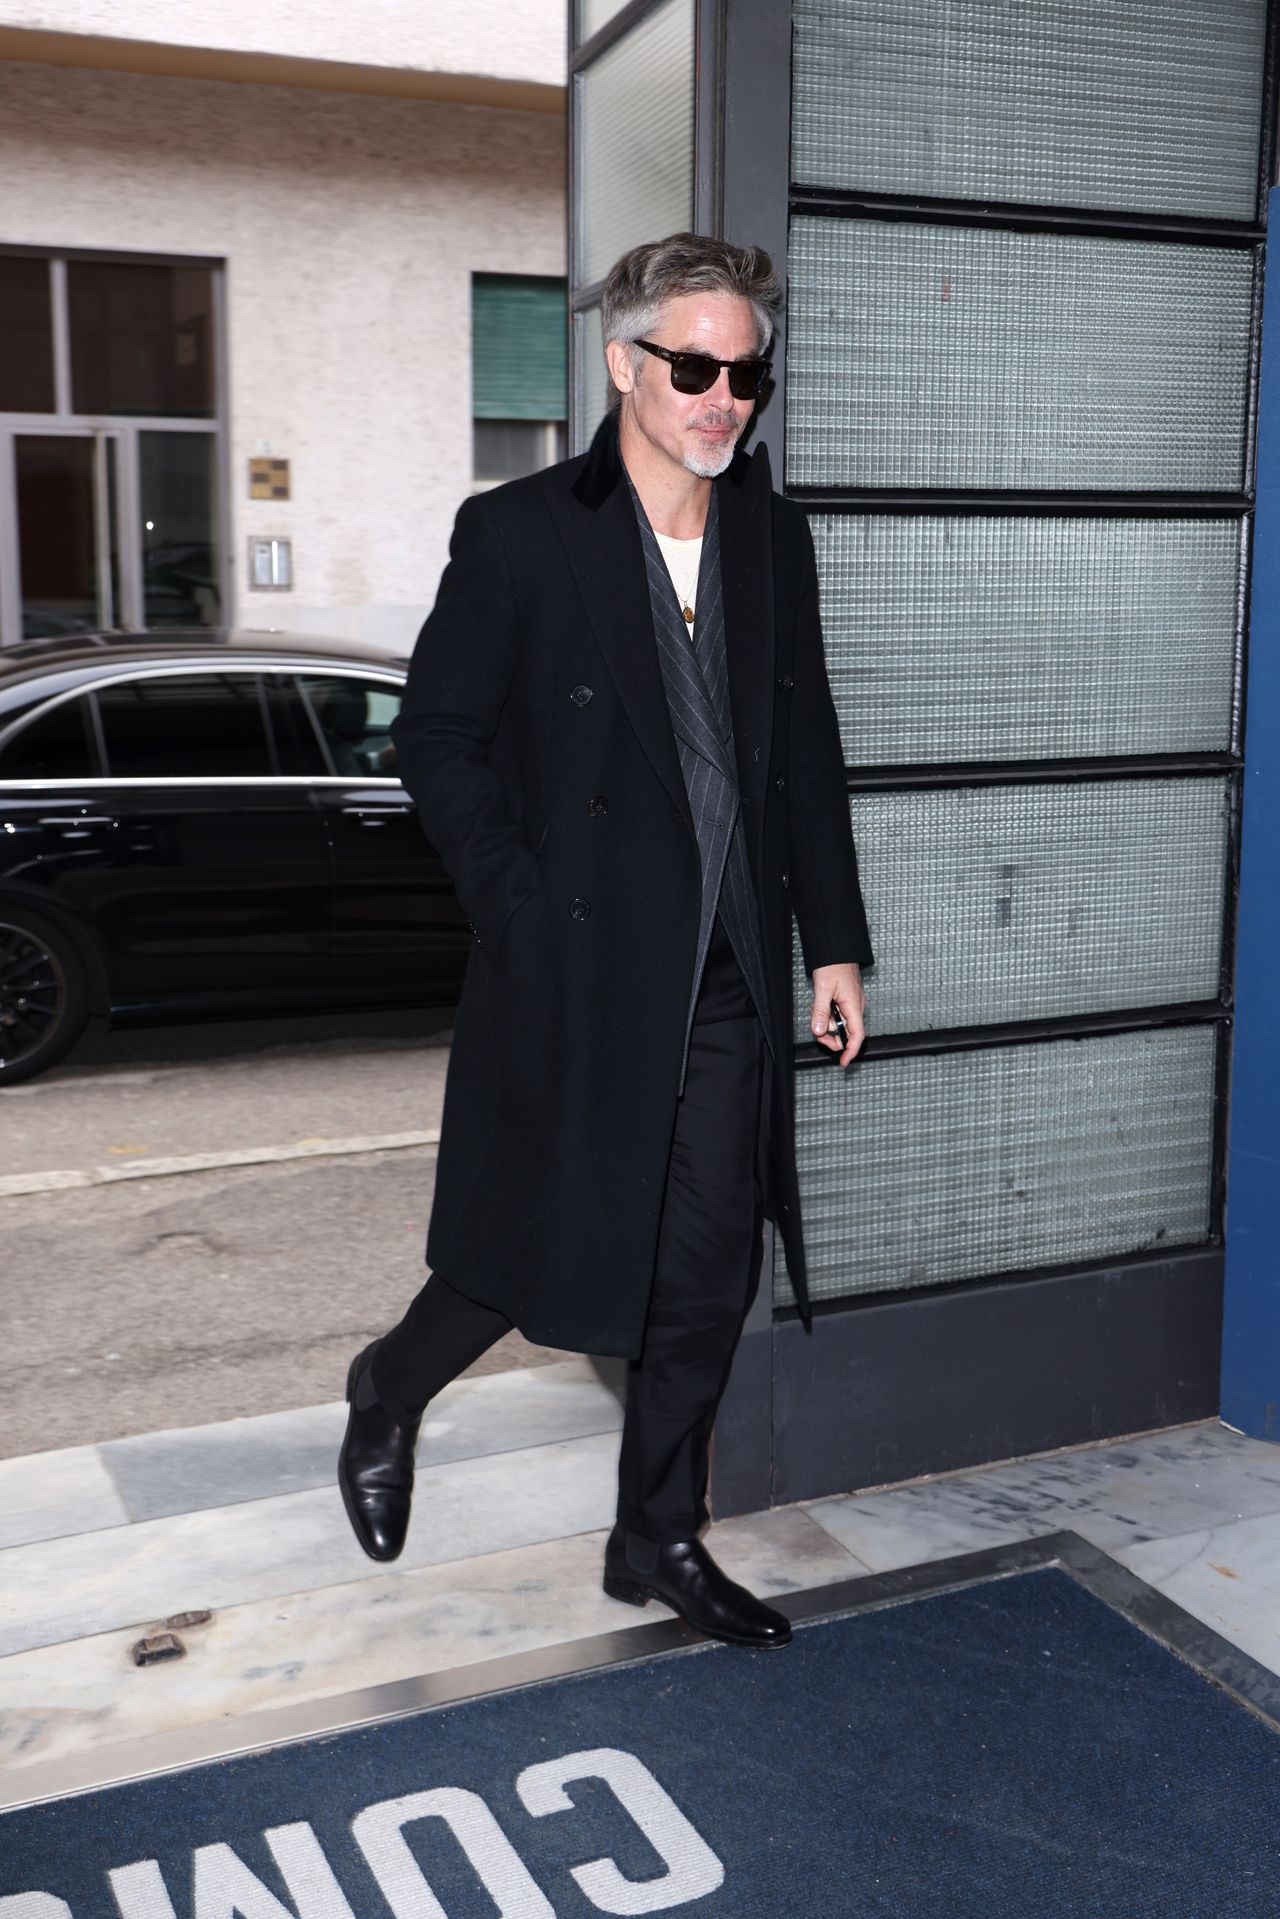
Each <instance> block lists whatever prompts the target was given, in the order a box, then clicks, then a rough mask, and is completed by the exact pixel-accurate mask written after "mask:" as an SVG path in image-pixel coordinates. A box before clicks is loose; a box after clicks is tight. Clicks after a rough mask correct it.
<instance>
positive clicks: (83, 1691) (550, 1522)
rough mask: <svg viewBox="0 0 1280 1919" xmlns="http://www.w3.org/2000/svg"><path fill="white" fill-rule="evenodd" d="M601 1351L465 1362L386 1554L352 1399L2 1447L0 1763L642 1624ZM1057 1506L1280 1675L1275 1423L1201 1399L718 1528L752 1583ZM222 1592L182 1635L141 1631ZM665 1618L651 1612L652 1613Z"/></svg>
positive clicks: (918, 1551)
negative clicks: (69, 1441) (1120, 1424)
mask: <svg viewBox="0 0 1280 1919" xmlns="http://www.w3.org/2000/svg"><path fill="white" fill-rule="evenodd" d="M619 1386H620V1381H619V1378H618V1371H617V1368H616V1366H614V1367H613V1368H612V1369H611V1368H610V1366H609V1365H608V1364H607V1363H603V1362H602V1363H601V1364H600V1365H596V1364H595V1363H593V1362H591V1361H588V1360H585V1359H571V1360H567V1361H564V1362H562V1363H557V1364H555V1365H551V1366H545V1367H540V1368H538V1369H536V1370H533V1371H526V1372H519V1373H508V1374H497V1375H493V1376H491V1377H487V1378H475V1379H468V1380H463V1381H459V1382H458V1383H457V1385H455V1386H454V1387H452V1388H450V1389H449V1391H448V1393H447V1395H442V1396H441V1398H440V1400H439V1401H438V1402H437V1406H436V1408H435V1409H433V1417H432V1419H431V1421H430V1423H429V1424H428V1425H427V1426H426V1428H425V1430H424V1441H423V1449H422V1454H421V1455H420V1468H419V1480H418V1491H417V1496H416V1500H415V1514H414V1524H413V1529H412V1532H411V1535H410V1541H409V1545H408V1547H407V1549H406V1551H405V1553H404V1555H403V1557H402V1558H401V1559H400V1560H398V1561H397V1562H396V1564H395V1566H394V1567H392V1568H385V1567H378V1566H375V1565H374V1564H373V1563H372V1562H371V1561H369V1560H368V1559H366V1558H365V1557H364V1556H363V1554H361V1553H360V1551H359V1550H358V1548H357V1547H356V1545H355V1543H354V1541H353V1539H352V1537H351V1533H350V1530H349V1528H348V1526H347V1522H346V1518H345V1515H344V1514H343V1511H342V1507H341V1503H340V1501H339V1499H338V1495H337V1491H336V1488H335V1487H334V1484H333V1460H334V1455H335V1453H336V1450H337V1445H338V1441H339V1438H340V1435H341V1430H342V1421H343V1408H342V1407H341V1406H324V1407H316V1408H312V1409H309V1410H306V1411H303V1412H299V1413H287V1414H275V1415H271V1416H269V1417H266V1418H261V1419H251V1420H238V1421H232V1422H228V1423H227V1424H225V1425H222V1426H214V1427H205V1428H195V1429H191V1430H187V1431H181V1432H170V1433H157V1434H152V1435H148V1436H145V1437H142V1438H138V1439H127V1440H118V1441H113V1442H110V1443H109V1444H106V1445H103V1446H100V1447H77V1448H74V1449H72V1450H70V1451H67V1452H61V1453H50V1454H45V1455H42V1456H40V1457H38V1458H36V1459H32V1458H27V1459H15V1460H10V1461H7V1462H4V1463H3V1464H0V1655H3V1656H0V1765H7V1766H19V1767H20V1766H23V1765H28V1764H37V1763H40V1762H47V1761H56V1760H58V1759H59V1758H60V1757H63V1756H66V1755H70V1754H76V1753H83V1752H85V1751H86V1750H88V1749H89V1748H91V1747H103V1746H106V1745H109V1744H110V1743H112V1742H115V1741H120V1740H127V1739H136V1738H137V1737H139V1736H146V1735H149V1734H151V1733H156V1732H162V1731H168V1730H171V1729H175V1728H180V1727H187V1726H200V1725H207V1724H209V1723H210V1722H212V1721H216V1720H220V1719H225V1718H230V1717H236V1716H239V1715H241V1714H251V1713H254V1712H257V1711H264V1710H269V1709H270V1708H273V1707H277V1706H279V1705H281V1704H283V1703H286V1702H291V1701H297V1700H306V1699H317V1698H323V1697H327V1696H332V1695H334V1694H338V1693H344V1692H348V1691H351V1690H354V1689H355V1688H358V1687H365V1686H370V1685H376V1684H379V1683H382V1682H385V1681H390V1680H395V1679H401V1678H407V1677H410V1676H412V1675H415V1674H420V1673H424V1672H430V1671H439V1670H443V1669H445V1668H449V1667H457V1666H463V1665H466V1664H469V1663H472V1662H474V1661H476V1660H482V1659H489V1658H492V1657H494V1656H495V1655H497V1654H500V1653H506V1652H514V1651H518V1650H523V1649H527V1648H531V1647H536V1646H545V1645H550V1644H556V1643H560V1642H563V1641H566V1640H572V1639H577V1638H583V1637H587V1636H590V1635H592V1634H596V1633H599V1632H602V1631H606V1630H608V1629H610V1628H611V1627H615V1626H618V1625H633V1624H635V1623H637V1620H638V1617H639V1615H637V1614H636V1613H635V1612H634V1610H633V1609H631V1608H629V1607H625V1606H621V1605H619V1604H617V1603H616V1602H615V1601H612V1600H609V1599H606V1598H605V1596H604V1595H603V1593H602V1592H601V1590H600V1583H599V1572H600V1555H601V1547H602V1545H603V1540H604V1534H605V1530H606V1528H607V1527H608V1525H609V1522H610V1519H611V1516H612V1508H613V1489H614V1471H615V1466H616V1460H617V1446H618V1428H619V1425H620V1420H621V1415H620V1411H619V1404H618V1392H619ZM1061 1528H1070V1529H1072V1530H1074V1531H1076V1532H1078V1533H1080V1534H1082V1535H1083V1536H1084V1537H1085V1538H1087V1539H1089V1540H1091V1541H1093V1543H1095V1544H1096V1545H1098V1546H1100V1547H1103V1548H1104V1549H1105V1550H1106V1551H1107V1552H1109V1553H1111V1554H1112V1555H1113V1556H1115V1557H1116V1558H1118V1559H1120V1560H1122V1561H1123V1562H1124V1563H1125V1564H1126V1565H1128V1566H1130V1567H1131V1568H1132V1569H1133V1570H1134V1571H1135V1572H1136V1573H1138V1574H1139V1575H1140V1576H1141V1577H1142V1578H1144V1579H1146V1580H1148V1581H1149V1582H1150V1583H1151V1584H1152V1585H1154V1586H1157V1587H1158V1588H1159V1589H1160V1590H1161V1591H1163V1592H1165V1593H1167V1594H1168V1595H1169V1596H1170V1597H1171V1598H1173V1599H1175V1600H1176V1601H1177V1602H1178V1603H1179V1604H1180V1605H1182V1606H1183V1607H1185V1608H1186V1610H1187V1611H1189V1612H1191V1613H1194V1614H1195V1615H1196V1616H1197V1617H1198V1618H1200V1619H1201V1620H1203V1621H1204V1622H1205V1623H1206V1624H1208V1625H1210V1626H1212V1627H1213V1628H1214V1629H1215V1630H1216V1631H1217V1632H1219V1633H1221V1634H1222V1635H1223V1636H1224V1637H1226V1638H1227V1639H1230V1640H1232V1641H1233V1642H1234V1643H1235V1644H1237V1645H1238V1646H1240V1647H1241V1648H1242V1649H1243V1650H1244V1651H1246V1652H1248V1653H1249V1654H1250V1655H1251V1656H1252V1657H1253V1658H1255V1659H1257V1660H1259V1661H1260V1662H1261V1663H1262V1664H1263V1665H1265V1666H1267V1667H1269V1668H1270V1669H1272V1670H1273V1671H1280V1447H1274V1446H1267V1445H1265V1444H1262V1443H1261V1442H1257V1441H1253V1440H1248V1439H1243V1438H1241V1437H1240V1436H1239V1435H1238V1434H1234V1433H1232V1432H1229V1431H1228V1430H1227V1429H1226V1428H1224V1427H1222V1426H1220V1425H1218V1424H1217V1422H1214V1421H1206V1422H1203V1423H1201V1424H1198V1425H1195V1426H1188V1427H1181V1428H1178V1429H1175V1430H1172V1431H1167V1432H1162V1433H1156V1434H1151V1435H1148V1436H1146V1437H1143V1438H1138V1439H1131V1440H1126V1441H1117V1442H1111V1443H1109V1444H1105V1445H1099V1446H1091V1447H1086V1448H1081V1449H1079V1450H1076V1451H1073V1452H1068V1453H1058V1454H1052V1455H1046V1456H1044V1457H1041V1458H1038V1459H1033V1460H1026V1461H1021V1462H1016V1463H1013V1464H1010V1465H1003V1466H993V1467H988V1468H985V1469H983V1470H979V1471H974V1472H965V1473H958V1474H953V1475H950V1476H948V1477H946V1478H940V1479H935V1480H928V1481H920V1482H916V1483H913V1484H911V1485H909V1486H903V1487H899V1488H897V1489H894V1490H890V1491H884V1492H874V1493H864V1494H856V1495H852V1496H849V1497H843V1498H833V1499H825V1500H820V1501H815V1502H813V1503H811V1504H808V1505H802V1506H793V1507H789V1508H785V1509H781V1510H779V1511H775V1512H772V1513H768V1514H763V1515H758V1516H755V1517H752V1518H749V1519H742V1520H732V1521H729V1522H727V1523H725V1524H722V1525H718V1526H716V1527H715V1528H714V1529H713V1532H712V1536H711V1540H710V1543H711V1544H712V1546H713V1548H714V1550H715V1552H716V1555H717V1557H718V1558H719V1559H720V1560H721V1562H722V1563H723V1564H724V1566H725V1567H726V1569H727V1570H728V1571H730V1572H731V1573H732V1574H733V1575H734V1576H735V1577H736V1578H739V1579H741V1580H743V1581H744V1582H745V1583H747V1584H748V1585H753V1586H754V1587H755V1588H756V1589H757V1590H758V1591H760V1592H762V1593H769V1592H783V1591H787V1590H800V1589H803V1588H806V1587H811V1586H818V1585H824V1584H827V1583H829V1582H832V1581H835V1580H839V1579H847V1578H852V1577H857V1576H858V1575H859V1574H861V1573H865V1572H869V1571H885V1570H889V1569H891V1568H894V1567H900V1566H907V1565H915V1564H918V1563H921V1562H923V1561H926V1560H932V1559H939V1558H945V1557H948V1556H950V1555H951V1554H954V1553H959V1552H966V1551H971V1550H974V1549H977V1548H980V1547H983V1546H988V1545H991V1544H993V1543H996V1542H998V1541H1001V1540H1015V1539H1024V1538H1027V1537H1029V1536H1032V1535H1035V1534H1039V1533H1046V1532H1053V1531H1056V1530H1059V1529H1061ZM206 1607H207V1608H210V1609H211V1610H212V1613H213V1617H212V1619H211V1620H210V1622H209V1623H208V1624H207V1625H203V1626H195V1627H192V1628H189V1629H186V1630H184V1632H183V1634H182V1638H183V1640H184V1643H185V1645H186V1648H187V1652H186V1657H185V1658H182V1659H180V1660H175V1661H173V1662H171V1663H168V1664H163V1665H157V1666H149V1667H142V1668H139V1667H136V1666H135V1665H134V1664H133V1663H132V1660H131V1658H130V1648H131V1646H132V1645H133V1643H134V1641H135V1640H136V1639H137V1638H139V1637H140V1635H141V1634H142V1633H143V1632H144V1631H145V1630H146V1629H147V1628H148V1627H151V1626H154V1625H156V1624H157V1623H159V1622H160V1621H161V1620H163V1619H164V1618H165V1617H166V1616H168V1615H170V1614H172V1613H175V1612H178V1611H188V1610H193V1609H198V1608H206ZM664 1616H665V1615H664Z"/></svg>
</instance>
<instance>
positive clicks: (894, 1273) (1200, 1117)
mask: <svg viewBox="0 0 1280 1919" xmlns="http://www.w3.org/2000/svg"><path fill="white" fill-rule="evenodd" d="M1214 1048H1215V1029H1214V1028H1212V1027H1209V1026H1178V1027H1168V1028H1164V1029H1160V1030H1155V1031H1148V1032H1140V1033H1106V1034H1102V1035H1100V1036H1098V1037H1096V1038H1093V1039H1080V1040H1045V1041H1036V1042H1032V1043H1028V1044H1026V1045H1022V1046H1000V1047H990V1048H982V1049H979V1050H977V1051H974V1052H968V1053H965V1052H961V1053H938V1054H932V1055H927V1056H919V1057H914V1058H906V1059H886V1060H872V1061H868V1062H866V1063H865V1064H864V1065H862V1066H852V1067H849V1068H847V1069H846V1070H845V1071H844V1072H841V1071H840V1069H839V1068H838V1067H834V1066H825V1067H815V1068H814V1069H812V1070H808V1071H804V1072H800V1073H797V1074H796V1124H797V1149H798V1163H799V1170H800V1206H801V1216H802V1219H803V1223H804V1239H805V1249H806V1252H807V1255H808V1267H809V1288H810V1291H811V1293H812V1295H813V1297H814V1298H815V1299H824V1298H837V1297H841V1296H844V1295H848V1294H855V1293H870V1292H881V1291H890V1290H895V1291H896V1290H898V1289H899V1288H903V1287H911V1286H930V1285H936V1284H938V1283H939V1282H943V1281H947V1280H960V1279H970V1278H976V1277H978V1276H979V1275H982V1274H991V1273H1002V1272H1018V1271H1021V1270H1022V1269H1023V1268H1027V1267H1037V1266H1055V1265H1059V1264H1066V1263H1070V1262H1074V1261H1083V1260H1093V1259H1103V1258H1110V1257H1113V1256H1116V1257H1119V1256H1122V1255H1125V1254H1128V1253H1134V1252H1139V1251H1143V1250H1146V1249H1149V1248H1155V1247H1159V1248H1164V1247H1173V1246H1186V1245H1194V1244H1197V1243H1201V1242H1203V1241H1204V1240H1205V1239H1206V1238H1207V1237H1208V1233H1209V1223H1210V1214H1209V1194H1210V1176H1211V1167H1212V1156H1213V1067H1214ZM781 1246H782V1240H781V1235H776V1236H775V1249H776V1255H775V1268H774V1300H775V1303H776V1304H777V1305H779V1306H790V1305H792V1304H793V1303H794V1302H793V1298H792V1293H791V1288H790V1284H789V1282H788V1281H787V1279H786V1277H785V1273H784V1270H783V1263H782V1252H781Z"/></svg>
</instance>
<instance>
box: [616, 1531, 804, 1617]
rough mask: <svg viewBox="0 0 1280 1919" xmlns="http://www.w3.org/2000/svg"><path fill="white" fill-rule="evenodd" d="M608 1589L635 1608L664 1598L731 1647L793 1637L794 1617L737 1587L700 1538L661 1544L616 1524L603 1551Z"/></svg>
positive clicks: (676, 1609)
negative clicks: (640, 1536)
mask: <svg viewBox="0 0 1280 1919" xmlns="http://www.w3.org/2000/svg"><path fill="white" fill-rule="evenodd" d="M604 1589H605V1591H606V1592H607V1593H608V1595H609V1597H610V1599H624V1600H626V1602H627V1604H628V1605H630V1606H646V1605H648V1603H649V1601H650V1600H651V1599H660V1600H661V1601H662V1602H663V1604H664V1605H666V1606H670V1607H671V1609H672V1611H673V1612H678V1613H679V1615H680V1617H681V1618H682V1619H683V1620H684V1621H685V1623H686V1625H689V1626H692V1627H693V1628H694V1630H695V1632H701V1633H706V1634H707V1636H708V1638H710V1639H724V1640H727V1641H728V1643H729V1644H730V1645H731V1646H785V1645H786V1644H787V1642H788V1640H789V1639H790V1638H791V1621H790V1620H789V1619H787V1618H785V1617H784V1616H783V1614H782V1613H780V1612H775V1611H774V1609H773V1607H772V1606H766V1605H765V1603H764V1601H763V1600H762V1599H757V1598H756V1597H755V1595H754V1594H753V1593H749V1592H748V1591H747V1589H746V1587H745V1586H738V1585H735V1584H734V1582H733V1580H732V1579H730V1578H729V1577H728V1575H727V1574H726V1573H723V1572H721V1570H720V1568H719V1566H717V1565H716V1562H715V1560H714V1559H713V1558H712V1557H711V1554H710V1553H709V1552H708V1551H707V1549H706V1547H705V1546H704V1545H703V1543H702V1541H701V1540H700V1539H681V1540H677V1541H675V1542H671V1543H668V1544H665V1545H658V1544H656V1543H655V1541H653V1540H650V1539H641V1538H639V1537H638V1536H637V1535H636V1534H635V1533H629V1532H627V1531H626V1529H625V1528H624V1527H622V1526H615V1527H614V1529H613V1531H612V1532H611V1533H610V1534H609V1538H608V1541H607V1543H606V1545H605V1549H604Z"/></svg>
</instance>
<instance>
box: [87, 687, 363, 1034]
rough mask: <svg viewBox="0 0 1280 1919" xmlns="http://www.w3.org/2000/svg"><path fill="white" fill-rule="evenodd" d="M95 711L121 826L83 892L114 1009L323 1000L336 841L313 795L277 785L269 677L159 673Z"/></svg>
mask: <svg viewBox="0 0 1280 1919" xmlns="http://www.w3.org/2000/svg"><path fill="white" fill-rule="evenodd" d="M91 697H92V700H93V704H94V707H95V709H96V719H95V724H96V727H97V730H98V735H99V739H100V743H101V750H102V754H103V760H104V773H105V778H104V781H103V786H102V788H101V793H100V797H101V799H102V801H103V805H102V808H101V811H102V812H103V813H104V814H107V815H110V816H113V817H114V818H115V819H116V820H117V821H118V822H119V824H118V827H117V829H116V830H115V831H113V832H112V833H111V835H110V836H109V841H108V843H107V844H106V845H105V846H103V847H102V848H101V850H100V851H99V854H98V857H97V859H96V860H95V862H94V866H93V869H92V871H91V872H90V873H89V874H87V876H86V879H85V882H84V888H85V891H86V893H92V894H93V895H95V896H96V897H95V899H94V900H93V901H92V903H91V904H92V910H93V916H94V917H95V919H96V921H97V923H98V925H99V927H100V928H101V931H102V935H103V937H104V939H105V942H106V944H107V947H108V950H109V956H110V965H111V969H112V974H113V998H114V999H115V1000H116V1001H117V1002H118V1003H123V1005H124V1006H125V1007H133V1008H135V1009H136V1010H138V1011H143V1010H146V1009H149V1008H154V1007H156V1006H159V1005H162V1004H172V1005H173V1006H174V1007H175V1008H176V1009H180V1008H181V1007H183V1006H187V1007H189V1008H190V1009H191V1010H198V1009H199V1008H200V1007H201V1006H208V1007H210V1008H211V1009H217V1008H226V1007H235V1006H239V1005H243V1006H245V1007H246V1008H247V1007H249V1006H256V1007H260V1008H268V1007H273V1006H281V1007H292V1006H294V1005H298V1004H305V1003H312V1002H314V1003H319V1002H321V1001H322V1000H323V999H324V997H325V995H326V992H327V991H328V990H329V988H330V986H331V961H330V956H329V951H328V947H329V933H330V925H331V919H332V883H333V872H332V859H331V855H330V851H329V843H328V837H327V835H326V833H325V830H324V824H323V822H322V820H321V818H320V815H319V812H318V810H317V808H316V807H315V805H314V803H313V800H312V795H311V790H310V785H309V782H308V781H307V780H306V779H305V778H300V777H297V776H290V775H286V774H282V773H281V771H280V763H279V759H278V757H277V754H276V750H275V746H274V741H273V737H272V733H271V730H270V728H269V726H268V723H267V706H266V700H265V696H264V691H263V686H262V680H261V675H260V673H259V672H258V671H257V670H250V669H237V668H233V667H225V668H224V667H222V666H221V665H219V666H218V667H216V668H210V667H208V666H201V667H199V668H191V669H175V670H146V671H142V672H138V673H134V674H130V675H128V676H121V677H120V678H119V679H113V680H111V681H110V682H108V683H106V684H101V683H100V684H99V685H97V686H96V687H95V689H94V692H93V694H92V696H91ZM86 904H90V902H88V901H86Z"/></svg>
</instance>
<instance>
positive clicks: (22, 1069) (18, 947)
mask: <svg viewBox="0 0 1280 1919" xmlns="http://www.w3.org/2000/svg"><path fill="white" fill-rule="evenodd" d="M88 1018H89V982H88V978H87V977H86V974H85V969H84V962H83V961H82V960H81V958H80V955H79V953H78V952H77V951H76V949H75V946H74V945H73V944H72V942H71V940H70V939H68V937H67V935H66V934H65V933H64V932H62V931H61V930H60V929H59V928H58V927H56V926H54V925H52V924H51V923H50V922H49V921H48V920H46V919H42V918H41V917H40V915H39V914H37V913H28V911H27V910H26V908H25V907H24V906H17V907H15V906H13V905H12V904H6V903H5V902H3V901H0V1086H14V1085H16V1084H17V1082H18V1081H19V1080H22V1079H31V1078H32V1077H33V1076H34V1075H35V1074H36V1073H42V1072H43V1071H44V1069H45V1067H46V1066H52V1065H53V1063H54V1061H55V1060H59V1059H61V1058H62V1056H63V1054H64V1053H66V1052H68V1051H69V1049H70V1048H71V1047H72V1046H74V1045H75V1043H76V1041H77V1040H78V1039H79V1037H80V1035H81V1033H83V1031H84V1029H85V1025H86V1023H87V1022H88Z"/></svg>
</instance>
